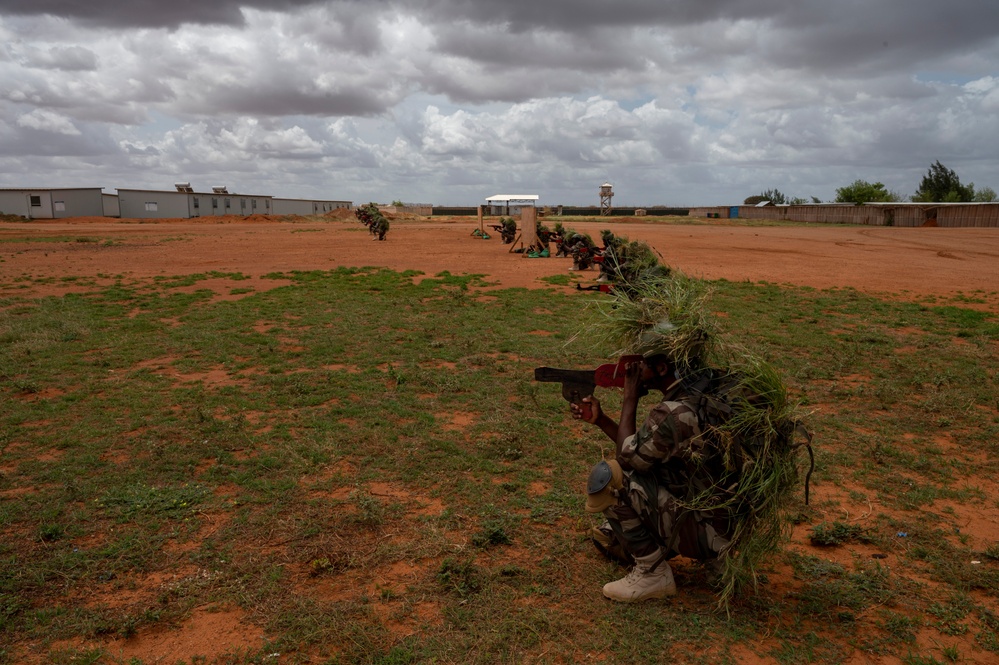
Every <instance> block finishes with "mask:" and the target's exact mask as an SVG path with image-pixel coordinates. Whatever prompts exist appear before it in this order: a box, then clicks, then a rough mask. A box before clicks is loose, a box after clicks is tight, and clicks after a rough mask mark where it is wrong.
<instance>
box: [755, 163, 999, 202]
mask: <svg viewBox="0 0 999 665" xmlns="http://www.w3.org/2000/svg"><path fill="white" fill-rule="evenodd" d="M904 200H905V198H904V197H903V196H901V195H900V194H899V193H898V192H893V191H891V190H889V189H888V188H887V187H885V185H884V183H881V182H868V181H866V180H855V181H853V182H852V183H851V184H849V185H846V186H844V187H839V188H838V189H837V190H836V199H835V201H834V203H856V204H858V205H859V204H861V203H891V202H896V201H904ZM910 200H911V201H914V202H925V203H970V202H980V203H987V202H991V201H999V196H997V195H996V192H995V190H994V189H992V188H991V187H982V188H980V189H976V187H975V183H973V182H969V183H968V184H967V185H965V184H962V183H961V178H960V177H958V175H957V173H955V172H954V170H953V169H949V168H947V167H946V166H944V165H943V164H941V163H940V160H937V161H936V162H934V163H933V164H932V165H931V166H930V168H929V171H927V173H926V175H925V176H923V179H922V181H921V182H920V183H919V187H918V188H917V189H916V193H915V194H913V195H912V196H911V197H910ZM763 201H769V202H771V203H773V204H775V205H801V204H804V203H808V202H809V201H806V200H805V199H802V198H798V197H792V196H787V195H786V194H784V193H783V192H781V191H780V190H779V189H776V188H774V189H768V190H766V191H763V192H761V193H760V194H756V195H754V196H750V197H748V198H747V199H746V200H745V201H743V204H744V205H756V204H758V203H761V202H763ZM821 202H822V201H820V200H819V199H818V198H817V197H815V196H813V197H811V203H821Z"/></svg>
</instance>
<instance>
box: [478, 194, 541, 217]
mask: <svg viewBox="0 0 999 665" xmlns="http://www.w3.org/2000/svg"><path fill="white" fill-rule="evenodd" d="M540 198H541V197H540V196H538V195H537V194H495V195H493V196H489V197H486V207H485V210H483V212H484V213H485V214H487V215H519V214H520V210H521V208H525V207H530V208H535V207H537V205H538V199H540Z"/></svg>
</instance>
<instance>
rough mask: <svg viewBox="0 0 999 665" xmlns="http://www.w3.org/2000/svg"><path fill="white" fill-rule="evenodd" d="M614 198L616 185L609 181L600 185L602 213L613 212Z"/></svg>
mask: <svg viewBox="0 0 999 665" xmlns="http://www.w3.org/2000/svg"><path fill="white" fill-rule="evenodd" d="M612 198H614V186H613V185H611V184H610V183H609V182H605V183H604V184H602V185H600V214H601V215H609V214H610V213H611V199H612Z"/></svg>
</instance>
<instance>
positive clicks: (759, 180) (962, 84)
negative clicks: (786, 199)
mask: <svg viewBox="0 0 999 665" xmlns="http://www.w3.org/2000/svg"><path fill="white" fill-rule="evenodd" d="M935 160H940V161H941V162H942V163H943V164H944V165H945V166H947V167H949V168H952V169H954V170H955V171H956V172H957V173H958V175H959V176H960V177H961V180H962V182H964V183H967V182H974V183H975V184H976V185H977V186H978V187H979V188H981V187H985V186H990V187H992V188H993V189H997V190H999V2H997V1H996V0H952V1H951V2H940V1H939V0H934V1H932V2H931V1H929V0H836V1H835V2H834V1H832V0H612V1H606V0H603V1H599V2H598V1H597V0H333V1H328V2H310V1H308V0H212V1H211V2H208V1H205V0H171V1H170V2H167V1H166V0H129V1H128V2H121V1H111V0H92V2H88V3H84V2H78V1H76V0H0V187H23V186H36V187H37V186H79V187H104V188H105V191H109V192H113V191H114V190H115V189H116V188H117V187H122V188H146V187H148V188H154V189H172V188H173V184H174V183H175V182H190V183H191V184H192V185H193V186H194V188H195V189H196V190H198V191H205V190H208V189H209V188H210V187H211V186H213V185H227V186H228V187H229V190H230V191H236V192H242V193H254V194H271V195H274V196H280V197H303V198H325V199H348V200H352V201H355V202H367V201H371V200H374V201H379V202H388V201H391V200H394V199H401V200H404V201H407V202H426V203H433V204H436V205H475V204H478V203H481V202H482V201H483V199H484V198H485V197H487V196H490V195H492V194H507V193H529V194H539V195H540V196H541V197H542V198H541V202H542V203H543V204H552V205H556V204H565V205H598V204H599V195H598V191H599V187H600V185H601V184H602V183H603V182H605V181H609V182H610V183H612V184H613V185H614V191H615V194H616V195H615V198H614V203H615V204H617V205H620V206H628V205H630V206H651V205H658V204H665V205H677V206H690V205H715V204H732V203H740V202H741V201H742V200H743V199H744V198H746V197H747V196H750V195H753V194H758V193H760V192H761V191H763V190H765V189H771V188H777V189H779V190H781V191H782V192H784V193H785V194H787V195H789V196H798V197H802V198H806V199H809V200H810V199H811V197H813V196H814V197H818V198H819V199H821V200H823V201H828V200H832V199H834V198H835V195H836V188H838V187H842V186H844V185H847V184H849V183H851V182H853V181H854V180H856V179H864V180H869V181H871V182H874V181H880V182H883V183H884V184H885V185H886V186H887V187H888V188H889V189H890V190H893V191H895V192H897V193H899V194H901V195H903V196H908V195H910V194H912V193H913V192H914V191H915V189H916V188H917V186H918V184H919V181H920V179H921V177H922V176H923V175H924V174H925V173H926V172H927V170H928V169H929V166H930V164H932V163H933V162H934V161H935Z"/></svg>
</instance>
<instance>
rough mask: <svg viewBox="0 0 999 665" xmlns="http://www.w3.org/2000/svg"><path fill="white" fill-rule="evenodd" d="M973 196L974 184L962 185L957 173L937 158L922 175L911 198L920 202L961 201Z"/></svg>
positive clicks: (970, 198) (968, 199) (969, 199)
mask: <svg viewBox="0 0 999 665" xmlns="http://www.w3.org/2000/svg"><path fill="white" fill-rule="evenodd" d="M974 197H975V191H974V186H970V187H969V186H966V185H962V184H961V179H960V178H958V177H957V174H956V173H954V171H953V170H952V169H949V168H947V167H946V166H944V165H943V164H941V163H940V160H939V159H938V160H937V161H936V163H934V164H933V165H932V166H930V170H929V171H927V173H926V175H925V176H923V181H922V182H921V183H919V189H917V190H916V193H915V194H913V195H912V200H913V201H918V202H921V203H961V202H963V201H971V200H972V199H974Z"/></svg>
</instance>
